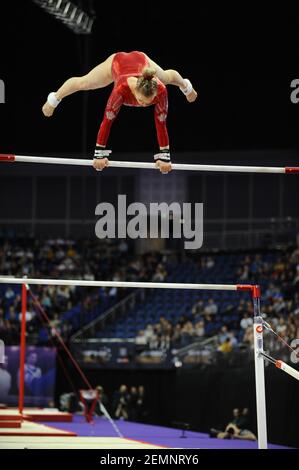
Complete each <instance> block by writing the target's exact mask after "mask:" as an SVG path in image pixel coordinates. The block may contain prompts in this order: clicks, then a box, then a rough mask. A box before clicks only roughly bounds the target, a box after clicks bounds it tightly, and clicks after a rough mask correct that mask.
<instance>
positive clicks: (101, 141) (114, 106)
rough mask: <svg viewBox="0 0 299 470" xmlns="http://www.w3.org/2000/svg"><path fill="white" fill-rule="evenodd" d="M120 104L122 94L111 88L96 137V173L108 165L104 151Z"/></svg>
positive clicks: (94, 162)
mask: <svg viewBox="0 0 299 470" xmlns="http://www.w3.org/2000/svg"><path fill="white" fill-rule="evenodd" d="M122 104H123V96H122V94H121V93H120V91H119V89H118V88H117V87H116V88H113V90H112V93H111V95H110V97H109V100H108V102H107V105H106V109H105V112H104V117H103V120H102V123H101V126H100V129H99V132H98V136H97V142H96V149H95V153H94V160H93V167H94V169H95V170H97V171H101V170H103V169H104V168H105V167H106V166H108V165H109V160H108V158H106V156H105V152H104V149H105V147H106V144H107V141H108V138H109V134H110V130H111V126H112V123H113V121H114V120H115V119H116V117H117V115H118V113H119V110H120V108H121V106H122Z"/></svg>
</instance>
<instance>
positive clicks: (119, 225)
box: [95, 194, 203, 250]
mask: <svg viewBox="0 0 299 470" xmlns="http://www.w3.org/2000/svg"><path fill="white" fill-rule="evenodd" d="M116 209H117V210H116ZM95 214H96V215H99V216H101V217H100V219H99V220H98V221H97V223H96V226H95V234H96V236H97V237H98V238H100V239H103V238H116V237H117V238H131V239H133V240H135V239H137V238H170V237H171V236H172V237H173V238H184V239H185V242H184V248H185V249H186V250H188V249H189V250H197V249H199V248H201V247H202V244H203V203H195V204H191V203H183V204H182V205H181V204H180V203H178V202H173V203H171V204H167V203H166V202H161V203H156V202H154V203H150V204H149V208H148V207H147V206H146V205H145V204H143V203H142V202H134V203H131V204H129V205H128V206H127V198H126V196H125V195H124V194H121V195H119V196H118V203H117V208H115V206H114V205H113V204H111V203H109V202H101V203H99V204H98V205H97V206H96V209H95ZM128 217H130V219H129V220H128ZM171 232H172V234H171ZM186 240H188V241H186Z"/></svg>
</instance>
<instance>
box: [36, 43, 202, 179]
mask: <svg viewBox="0 0 299 470" xmlns="http://www.w3.org/2000/svg"><path fill="white" fill-rule="evenodd" d="M111 83H114V87H113V90H112V92H111V95H110V97H109V99H108V102H107V105H106V109H105V113H104V118H103V121H102V123H101V127H100V129H99V132H98V136H97V142H96V149H95V154H94V163H93V166H94V168H95V169H96V170H98V171H101V170H103V169H104V168H105V167H107V166H108V165H109V160H108V158H107V156H108V155H109V152H108V151H107V150H105V147H106V143H107V140H108V137H109V133H110V128H111V125H112V122H113V121H114V119H115V118H116V116H117V114H118V112H119V110H120V108H121V106H122V104H124V105H127V106H151V105H155V124H156V131H157V138H158V143H159V147H160V152H159V153H158V154H156V155H155V156H154V161H155V163H156V167H157V168H158V169H159V170H160V171H161V173H168V172H169V171H171V161H170V151H169V139H168V133H167V127H166V118H167V111H168V96H167V89H166V86H165V85H175V86H178V87H179V88H180V90H181V91H182V92H183V93H184V95H185V96H186V98H187V100H188V101H189V102H190V103H192V102H193V101H195V100H196V98H197V93H196V91H195V90H194V89H193V87H192V85H191V83H190V81H189V80H188V79H183V78H182V77H181V75H180V74H179V73H178V72H177V71H176V70H163V69H162V68H161V67H160V66H159V65H157V64H156V63H155V62H153V61H152V60H151V59H150V58H149V57H148V56H147V55H146V54H144V53H143V52H138V51H133V52H129V53H126V52H117V53H116V54H112V55H111V56H110V57H108V59H106V60H105V62H103V63H101V64H99V65H98V66H97V67H95V68H94V69H92V70H91V71H90V72H89V73H88V74H87V75H84V76H82V77H72V78H70V79H68V80H67V81H66V82H65V83H64V84H63V85H62V86H61V88H59V90H57V91H56V92H52V93H50V94H49V96H48V99H47V102H46V103H45V104H44V106H43V108H42V110H43V113H44V115H45V116H47V117H50V116H52V114H53V112H54V110H55V108H56V107H57V106H58V104H59V103H60V102H61V100H62V99H63V98H65V97H66V96H68V95H71V94H72V93H75V92H76V91H81V90H95V89H97V88H103V87H106V86H108V85H110V84H111Z"/></svg>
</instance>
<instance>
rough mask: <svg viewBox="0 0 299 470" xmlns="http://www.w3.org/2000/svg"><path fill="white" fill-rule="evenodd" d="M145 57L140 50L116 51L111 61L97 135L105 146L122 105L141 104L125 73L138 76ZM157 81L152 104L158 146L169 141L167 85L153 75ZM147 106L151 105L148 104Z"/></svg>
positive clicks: (167, 143)
mask: <svg viewBox="0 0 299 470" xmlns="http://www.w3.org/2000/svg"><path fill="white" fill-rule="evenodd" d="M148 65H149V64H148V60H147V58H146V56H145V55H144V54H143V53H142V52H138V51H133V52H128V53H126V52H118V53H117V54H115V57H114V59H113V62H112V76H113V79H114V88H113V90H112V93H111V95H110V97H109V100H108V102H107V105H106V109H105V113H104V118H103V121H102V123H101V127H100V130H99V133H98V137H97V144H98V145H101V146H103V147H105V146H106V143H107V140H108V137H109V133H110V129H111V125H112V122H113V121H114V119H115V118H116V116H117V114H118V112H119V110H120V108H121V106H122V105H123V104H124V105H126V106H140V105H139V104H138V101H137V100H136V98H135V96H134V95H133V93H132V92H131V90H130V87H129V85H128V83H127V79H128V77H140V76H141V75H142V69H143V68H144V67H147V66H148ZM156 80H157V83H158V91H157V95H156V96H155V98H154V99H153V101H152V103H151V104H154V105H155V124H156V130H157V138H158V143H159V147H167V146H168V145H169V140H168V133H167V127H166V118H167V112H168V96H167V89H166V86H165V85H164V84H163V83H162V82H161V81H160V80H159V79H158V78H156ZM149 106H150V105H149Z"/></svg>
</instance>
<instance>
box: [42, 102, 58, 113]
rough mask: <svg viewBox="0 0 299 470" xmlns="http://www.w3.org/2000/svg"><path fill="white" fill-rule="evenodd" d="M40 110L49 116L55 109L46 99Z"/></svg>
mask: <svg viewBox="0 0 299 470" xmlns="http://www.w3.org/2000/svg"><path fill="white" fill-rule="evenodd" d="M42 110H43V113H44V115H45V116H46V117H51V116H52V114H53V113H54V111H55V108H54V106H51V105H50V104H49V103H48V101H46V102H45V104H44V106H43V108H42Z"/></svg>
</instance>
